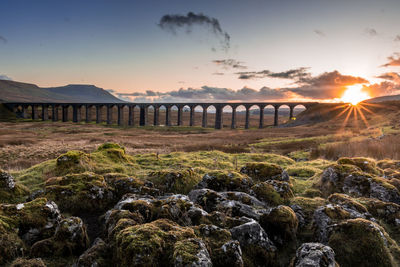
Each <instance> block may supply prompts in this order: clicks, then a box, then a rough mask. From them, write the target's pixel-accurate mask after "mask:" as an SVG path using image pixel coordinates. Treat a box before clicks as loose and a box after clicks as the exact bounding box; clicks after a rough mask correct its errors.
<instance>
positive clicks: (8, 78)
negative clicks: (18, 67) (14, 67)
mask: <svg viewBox="0 0 400 267" xmlns="http://www.w3.org/2000/svg"><path fill="white" fill-rule="evenodd" d="M0 80H7V81H13V79H11V78H10V77H8V76H7V75H4V74H0Z"/></svg>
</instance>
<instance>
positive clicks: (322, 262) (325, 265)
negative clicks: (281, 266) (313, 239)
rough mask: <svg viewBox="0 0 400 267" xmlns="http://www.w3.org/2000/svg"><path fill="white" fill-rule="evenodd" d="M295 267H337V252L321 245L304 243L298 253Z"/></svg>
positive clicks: (293, 264)
mask: <svg viewBox="0 0 400 267" xmlns="http://www.w3.org/2000/svg"><path fill="white" fill-rule="evenodd" d="M292 266H293V267H311V266H319V267H335V266H336V262H335V252H334V251H333V249H332V248H330V247H329V246H326V245H323V244H321V243H303V244H302V245H301V246H300V247H299V248H298V249H297V251H296V257H295V259H294V260H293V263H292Z"/></svg>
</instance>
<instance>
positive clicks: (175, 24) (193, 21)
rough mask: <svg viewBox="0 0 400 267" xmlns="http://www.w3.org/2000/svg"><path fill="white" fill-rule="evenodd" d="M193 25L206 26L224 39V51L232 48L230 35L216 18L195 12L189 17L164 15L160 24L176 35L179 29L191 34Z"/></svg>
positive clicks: (190, 13) (189, 14) (188, 14)
mask: <svg viewBox="0 0 400 267" xmlns="http://www.w3.org/2000/svg"><path fill="white" fill-rule="evenodd" d="M193 25H199V26H205V27H207V28H209V29H211V30H212V32H213V33H214V34H215V35H216V36H218V37H220V38H222V47H223V49H224V50H228V49H229V47H230V38H231V37H230V35H229V34H228V33H227V32H226V31H224V30H222V28H221V25H220V23H219V21H218V20H217V19H216V18H212V17H209V16H206V15H203V14H202V13H199V14H195V13H193V12H189V13H187V15H186V16H185V15H177V14H175V15H164V16H163V17H162V18H161V19H160V22H159V24H158V26H159V27H160V28H161V29H163V30H169V31H171V32H172V33H174V34H175V33H176V30H177V29H179V28H184V27H185V28H186V33H190V32H191V27H192V26H193Z"/></svg>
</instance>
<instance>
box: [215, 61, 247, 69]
mask: <svg viewBox="0 0 400 267" xmlns="http://www.w3.org/2000/svg"><path fill="white" fill-rule="evenodd" d="M212 63H215V64H216V65H218V66H221V67H222V68H223V69H226V70H227V69H230V68H232V69H247V66H245V65H243V63H244V62H241V61H237V60H235V59H216V60H213V61H212Z"/></svg>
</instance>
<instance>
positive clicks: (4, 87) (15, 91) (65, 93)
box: [0, 80, 124, 103]
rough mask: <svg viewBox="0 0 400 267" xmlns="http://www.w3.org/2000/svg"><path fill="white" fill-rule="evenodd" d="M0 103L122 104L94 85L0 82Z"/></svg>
mask: <svg viewBox="0 0 400 267" xmlns="http://www.w3.org/2000/svg"><path fill="white" fill-rule="evenodd" d="M0 101H2V102H103V103H104V102H124V101H122V100H120V99H118V98H116V97H115V96H113V95H112V94H110V93H109V92H107V91H106V90H104V89H102V88H99V87H96V86H94V85H67V86H62V87H51V88H41V87H38V86H37V85H35V84H30V83H22V82H15V81H8V80H0Z"/></svg>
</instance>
